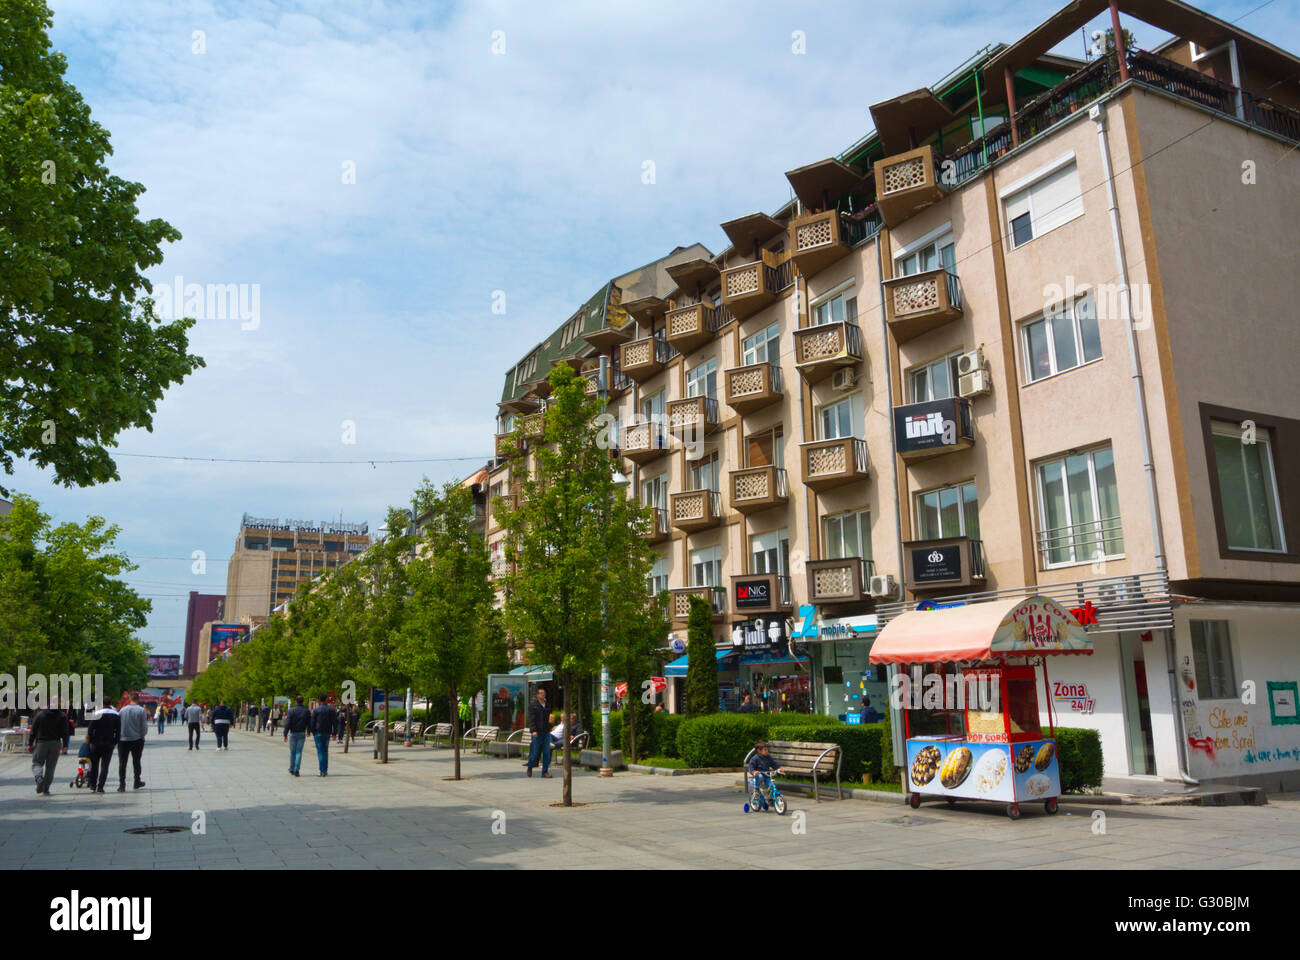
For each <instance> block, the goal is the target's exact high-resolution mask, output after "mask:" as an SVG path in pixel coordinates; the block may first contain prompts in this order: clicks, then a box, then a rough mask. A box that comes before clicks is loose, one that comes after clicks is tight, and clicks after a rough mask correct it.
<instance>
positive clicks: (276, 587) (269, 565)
mask: <svg viewBox="0 0 1300 960" xmlns="http://www.w3.org/2000/svg"><path fill="white" fill-rule="evenodd" d="M369 529H370V528H369V526H368V525H367V524H364V523H341V522H334V521H324V522H320V523H317V522H313V521H310V520H278V519H265V518H261V517H251V516H249V515H248V514H244V519H243V521H242V522H241V523H240V526H239V535H238V537H237V538H236V539H235V552H234V554H232V555H231V557H230V564H229V566H228V567H227V568H226V610H225V618H224V619H225V622H226V623H243V624H247V625H249V626H257V625H259V624H262V623H265V622H266V620H267V618H268V617H269V616H270V615H271V611H272V609H273V608H275V607H277V606H279V605H280V604H281V603H283V602H284V601H286V600H288V599H290V598H291V597H292V596H293V595H294V591H296V590H297V589H298V584H299V583H302V582H303V581H304V580H307V581H310V580H311V579H312V578H314V577H318V576H320V575H322V574H324V573H326V572H328V571H330V570H333V569H334V568H335V567H337V566H339V565H341V564H343V563H346V562H347V561H348V560H349V559H351V558H352V557H355V556H356V555H357V554H359V553H361V552H362V551H363V550H365V549H366V548H367V547H368V546H370V536H369Z"/></svg>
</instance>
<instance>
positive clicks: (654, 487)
mask: <svg viewBox="0 0 1300 960" xmlns="http://www.w3.org/2000/svg"><path fill="white" fill-rule="evenodd" d="M641 502H642V503H643V504H645V506H647V507H657V508H658V509H660V510H666V509H668V474H666V473H661V474H659V476H657V477H652V478H651V479H649V480H643V481H642V482H641Z"/></svg>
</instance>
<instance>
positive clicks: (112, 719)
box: [27, 693, 149, 797]
mask: <svg viewBox="0 0 1300 960" xmlns="http://www.w3.org/2000/svg"><path fill="white" fill-rule="evenodd" d="M72 732H73V726H72V717H71V713H70V712H65V711H63V710H60V709H58V708H56V707H48V708H46V709H44V710H40V711H38V712H37V714H36V716H35V717H33V718H32V739H31V745H30V746H29V747H28V748H27V749H28V750H29V751H30V752H31V754H32V776H33V777H34V778H35V780H36V792H37V793H40V794H44V795H45V796H47V797H48V796H49V795H50V787H51V785H52V784H53V783H54V771H55V768H56V767H57V765H58V762H59V757H60V756H61V755H63V754H65V753H67V752H68V741H69V740H70V738H71V735H72ZM148 732H149V711H147V710H146V709H145V708H144V707H142V706H140V695H139V694H138V693H133V694H131V702H130V703H129V704H127V705H126V706H124V707H123V708H122V709H121V710H120V711H119V710H117V709H116V708H114V706H113V701H112V700H109V699H107V698H106V699H105V700H104V705H103V708H102V709H101V710H99V711H98V712H96V713H95V715H94V716H93V717H92V718H91V720H90V722H89V723H87V724H86V737H85V740H84V741H83V743H82V746H81V751H80V754H79V756H81V757H89V758H90V779H89V782H88V783H89V786H90V788H91V793H103V792H104V784H105V783H106V782H107V780H108V768H109V764H110V763H111V762H112V759H113V752H114V750H116V751H117V792H118V793H125V792H126V761H127V758H128V757H129V758H130V760H131V767H132V772H133V773H134V775H135V776H134V780H133V781H132V782H133V785H134V787H135V789H136V790H139V789H140V788H141V787H143V786H144V785H145V782H144V780H143V779H142V777H141V765H142V763H143V757H144V739H145V735H146V734H147V733H148Z"/></svg>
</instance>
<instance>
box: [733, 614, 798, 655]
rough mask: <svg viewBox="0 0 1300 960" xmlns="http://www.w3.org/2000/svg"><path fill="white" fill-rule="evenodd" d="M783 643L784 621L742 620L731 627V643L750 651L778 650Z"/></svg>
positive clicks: (737, 647)
mask: <svg viewBox="0 0 1300 960" xmlns="http://www.w3.org/2000/svg"><path fill="white" fill-rule="evenodd" d="M784 643H785V623H784V622H783V621H782V620H779V619H775V618H774V619H772V620H742V621H741V622H740V623H737V624H736V625H735V626H733V627H732V628H731V645H732V646H733V647H735V648H736V649H744V650H746V651H749V652H751V653H759V652H766V651H771V650H779V649H780V648H781V646H782V645H783V644H784Z"/></svg>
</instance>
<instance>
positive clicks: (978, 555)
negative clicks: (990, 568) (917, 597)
mask: <svg viewBox="0 0 1300 960" xmlns="http://www.w3.org/2000/svg"><path fill="white" fill-rule="evenodd" d="M903 576H904V579H905V583H906V585H907V589H908V590H911V591H912V592H913V593H919V592H922V591H925V590H943V589H948V588H950V587H979V586H983V584H984V581H985V575H984V542H983V541H982V540H972V539H971V538H970V537H946V538H944V539H939V540H908V541H905V542H904V543H903Z"/></svg>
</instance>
